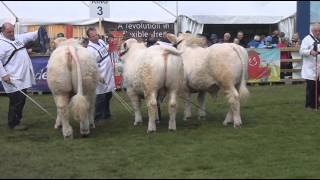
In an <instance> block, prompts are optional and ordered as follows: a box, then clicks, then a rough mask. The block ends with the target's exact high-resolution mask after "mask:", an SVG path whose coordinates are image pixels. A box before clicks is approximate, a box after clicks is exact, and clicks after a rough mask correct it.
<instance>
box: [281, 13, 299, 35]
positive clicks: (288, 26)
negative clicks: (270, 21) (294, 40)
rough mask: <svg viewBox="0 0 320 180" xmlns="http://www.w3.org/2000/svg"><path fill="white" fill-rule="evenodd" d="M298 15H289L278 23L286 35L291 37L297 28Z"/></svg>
mask: <svg viewBox="0 0 320 180" xmlns="http://www.w3.org/2000/svg"><path fill="white" fill-rule="evenodd" d="M295 25H296V15H295V14H294V15H292V16H289V17H287V18H285V19H283V20H281V21H280V22H279V24H278V27H279V31H281V32H284V33H285V34H286V37H287V38H289V39H291V37H292V35H293V34H294V33H295V30H296V27H295Z"/></svg>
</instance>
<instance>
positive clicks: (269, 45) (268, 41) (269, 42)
mask: <svg viewBox="0 0 320 180" xmlns="http://www.w3.org/2000/svg"><path fill="white" fill-rule="evenodd" d="M265 47H266V48H274V47H277V44H273V42H272V36H267V37H266V38H265Z"/></svg>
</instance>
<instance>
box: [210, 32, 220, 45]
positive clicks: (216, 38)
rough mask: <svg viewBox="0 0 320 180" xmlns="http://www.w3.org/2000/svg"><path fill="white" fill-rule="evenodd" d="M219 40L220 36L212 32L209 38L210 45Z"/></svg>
mask: <svg viewBox="0 0 320 180" xmlns="http://www.w3.org/2000/svg"><path fill="white" fill-rule="evenodd" d="M218 42H219V39H218V36H217V35H216V34H211V35H210V38H209V40H208V46H211V45H212V44H216V43H218Z"/></svg>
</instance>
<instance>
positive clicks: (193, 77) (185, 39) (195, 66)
mask: <svg viewBox="0 0 320 180" xmlns="http://www.w3.org/2000/svg"><path fill="white" fill-rule="evenodd" d="M169 39H170V41H171V42H173V43H176V45H177V46H178V49H180V50H183V54H182V58H183V64H184V78H185V81H184V82H185V84H184V91H185V93H186V94H185V95H186V101H185V112H184V119H185V120H186V119H188V118H190V117H191V104H190V101H191V93H199V95H198V101H199V105H200V110H199V117H200V118H201V117H205V115H206V113H205V111H204V109H205V102H204V98H205V94H206V92H209V93H210V94H211V95H215V94H216V93H217V92H218V90H221V91H222V92H223V93H224V94H225V95H226V97H227V98H228V103H229V104H230V108H229V112H228V114H227V115H226V118H225V120H224V122H223V124H224V125H227V124H228V123H230V122H234V127H241V124H242V121H241V117H240V99H243V98H245V97H248V95H249V91H248V89H247V87H246V79H247V64H248V54H247V51H246V49H244V48H243V47H241V46H239V45H236V44H234V43H223V44H214V45H212V46H210V47H206V48H203V47H200V45H202V44H203V39H201V38H199V37H196V36H194V35H191V34H182V35H180V36H179V37H176V36H175V35H173V34H170V35H169Z"/></svg>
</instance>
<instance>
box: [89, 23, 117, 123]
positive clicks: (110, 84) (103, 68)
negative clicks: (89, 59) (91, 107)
mask: <svg viewBox="0 0 320 180" xmlns="http://www.w3.org/2000/svg"><path fill="white" fill-rule="evenodd" d="M87 36H88V38H89V44H88V47H87V49H89V50H90V51H91V52H92V53H93V54H94V55H95V57H96V60H97V66H98V74H99V75H100V81H99V83H98V86H97V89H96V94H97V96H96V113H95V120H96V121H98V120H102V119H108V118H110V117H111V112H110V100H111V98H112V93H113V91H114V89H115V79H114V67H113V62H112V61H111V59H110V54H109V53H108V48H109V46H108V45H106V43H105V42H104V41H103V40H101V39H99V37H98V34H97V30H96V29H95V28H89V29H88V30H87Z"/></svg>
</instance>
